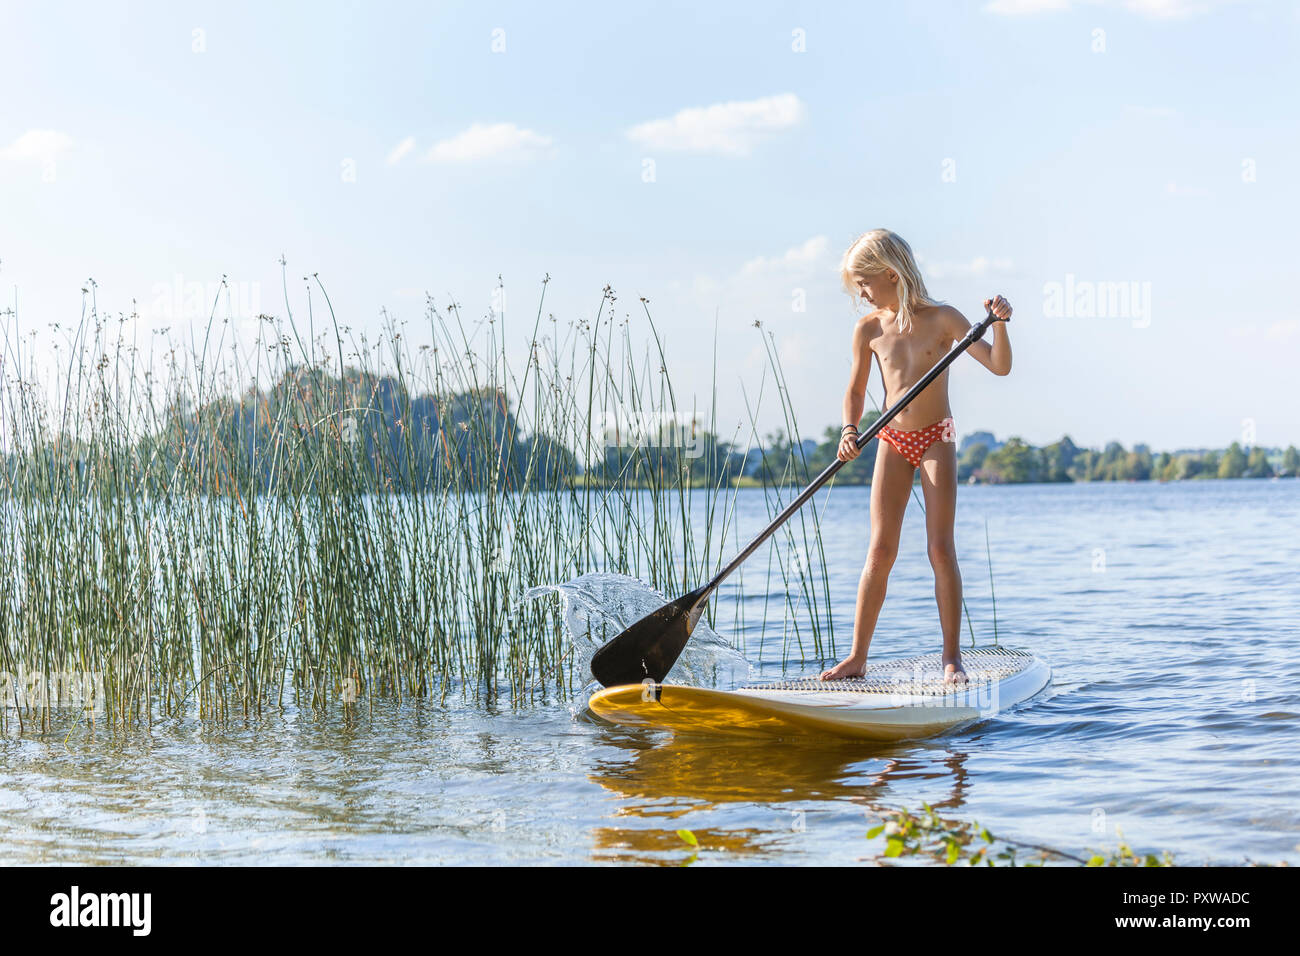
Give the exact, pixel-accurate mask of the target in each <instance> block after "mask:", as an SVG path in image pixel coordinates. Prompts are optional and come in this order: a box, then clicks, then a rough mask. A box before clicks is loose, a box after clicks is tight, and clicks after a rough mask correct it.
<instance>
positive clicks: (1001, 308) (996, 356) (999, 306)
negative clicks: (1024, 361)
mask: <svg viewBox="0 0 1300 956" xmlns="http://www.w3.org/2000/svg"><path fill="white" fill-rule="evenodd" d="M945 308H946V309H947V313H948V320H949V323H950V325H949V328H950V329H951V331H952V336H953V338H954V339H960V338H961V337H962V336H964V335H965V334H966V333H967V332H969V331H970V322H968V321H967V320H966V317H965V316H964V315H962V314H961V313H960V312H958V311H957V310H956V309H954V308H952V307H951V306H945ZM984 308H986V309H988V310H989V311H990V312H992V313H993V315H994V316H996V317H997V318H999V319H1009V318H1011V303H1010V302H1008V301H1007V300H1006V299H1004V298H1002V296H1000V295H998V296H994V297H993V298H992V299H985V300H984ZM967 351H968V352H970V354H971V355H973V356H974V357H975V359H976V361H978V362H979V363H980V364H981V365H983V366H984V367H985V368H986V369H988V370H989V371H990V372H992V373H993V374H994V375H1006V374H1008V373H1009V372H1010V371H1011V339H1010V338H1008V336H1007V324H1006V322H995V323H993V344H992V345H990V344H989V343H988V342H985V341H984V340H983V339H981V340H980V341H978V342H976V343H974V344H973V345H972V346H971V347H970V348H969V349H967Z"/></svg>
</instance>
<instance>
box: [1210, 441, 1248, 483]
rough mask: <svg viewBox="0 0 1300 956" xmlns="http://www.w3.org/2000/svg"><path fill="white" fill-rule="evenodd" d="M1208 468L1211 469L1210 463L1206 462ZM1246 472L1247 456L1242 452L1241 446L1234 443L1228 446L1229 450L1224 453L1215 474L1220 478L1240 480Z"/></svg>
mask: <svg viewBox="0 0 1300 956" xmlns="http://www.w3.org/2000/svg"><path fill="white" fill-rule="evenodd" d="M1205 464H1206V468H1207V470H1208V468H1209V464H1210V463H1209V461H1208V460H1207V461H1206V463H1205ZM1245 470H1246V455H1245V453H1244V452H1243V451H1242V450H1241V445H1239V444H1237V442H1233V443H1232V444H1231V445H1229V446H1228V450H1227V451H1225V452H1224V453H1223V457H1222V458H1220V459H1219V467H1218V470H1217V471H1216V472H1215V473H1216V474H1217V475H1218V476H1219V477H1220V478H1240V477H1241V475H1242V473H1243V472H1244V471H1245Z"/></svg>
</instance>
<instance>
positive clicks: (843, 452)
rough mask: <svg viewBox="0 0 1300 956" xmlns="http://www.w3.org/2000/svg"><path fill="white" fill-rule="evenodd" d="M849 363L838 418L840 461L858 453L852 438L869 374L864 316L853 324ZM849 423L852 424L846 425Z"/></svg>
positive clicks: (869, 364) (849, 459) (869, 341)
mask: <svg viewBox="0 0 1300 956" xmlns="http://www.w3.org/2000/svg"><path fill="white" fill-rule="evenodd" d="M851 348H852V350H853V354H852V362H853V364H852V367H851V369H850V370H849V387H848V389H847V390H845V392H844V410H843V411H844V417H843V418H841V419H840V421H841V422H842V423H843V426H844V427H842V428H841V429H840V446H839V449H838V450H837V456H838V457H839V459H840V461H852V460H853V459H854V458H857V457H858V455H859V454H860V453H861V449H859V448H858V446H857V444H856V441H855V439H856V438H857V434H858V432H857V429H858V422H859V421H860V420H861V418H862V409H863V406H864V405H866V403H867V380H868V379H869V378H870V377H871V333H870V331H869V329H868V323H867V320H866V319H862V320H860V321H859V322H858V324H857V325H855V326H854V327H853V344H852V346H851ZM849 425H852V426H853V427H852V428H849V427H848V426H849Z"/></svg>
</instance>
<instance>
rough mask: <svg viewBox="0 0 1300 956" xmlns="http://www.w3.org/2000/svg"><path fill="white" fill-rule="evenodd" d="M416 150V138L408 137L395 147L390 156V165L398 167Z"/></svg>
mask: <svg viewBox="0 0 1300 956" xmlns="http://www.w3.org/2000/svg"><path fill="white" fill-rule="evenodd" d="M414 149H415V137H414V136H408V137H406V139H404V140H402V141H401V142H400V143H398V144H397V145H396V146H394V147H393V151H392V152H391V153H389V154H388V160H387V162H388V165H389V166H396V165H397V164H398V163H400V162H401V161H402V160H404V159H405V158H406V157H407V156H409V155H410V154H411V151H412V150H414Z"/></svg>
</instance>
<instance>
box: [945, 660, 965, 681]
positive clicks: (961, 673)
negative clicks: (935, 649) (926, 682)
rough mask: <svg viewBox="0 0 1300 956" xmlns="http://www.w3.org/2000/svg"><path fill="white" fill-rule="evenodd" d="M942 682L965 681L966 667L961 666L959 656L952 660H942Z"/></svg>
mask: <svg viewBox="0 0 1300 956" xmlns="http://www.w3.org/2000/svg"><path fill="white" fill-rule="evenodd" d="M943 682H944V683H945V684H964V683H966V669H965V668H964V667H962V666H961V656H960V655H958V657H957V659H956V660H954V661H948V660H945V661H944V662H943Z"/></svg>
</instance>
